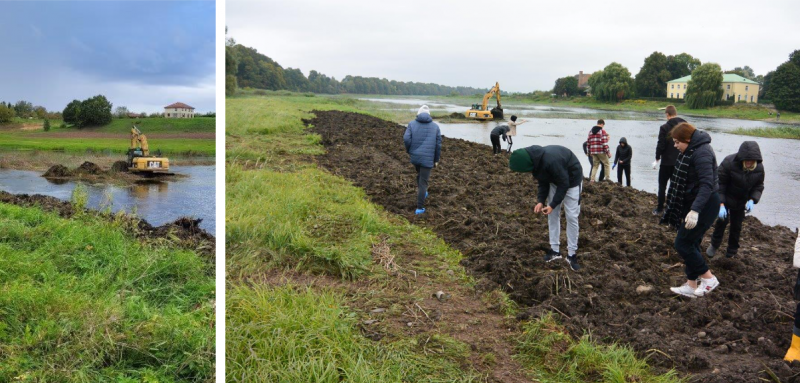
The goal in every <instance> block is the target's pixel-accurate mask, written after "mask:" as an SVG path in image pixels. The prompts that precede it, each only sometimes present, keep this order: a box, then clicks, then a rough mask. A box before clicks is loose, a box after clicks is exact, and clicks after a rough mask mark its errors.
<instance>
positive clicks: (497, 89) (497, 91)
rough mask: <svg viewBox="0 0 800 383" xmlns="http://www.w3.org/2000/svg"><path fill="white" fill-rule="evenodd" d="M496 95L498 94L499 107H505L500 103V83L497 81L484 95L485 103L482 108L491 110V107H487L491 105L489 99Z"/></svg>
mask: <svg viewBox="0 0 800 383" xmlns="http://www.w3.org/2000/svg"><path fill="white" fill-rule="evenodd" d="M495 95H496V96H497V108H498V109H502V108H503V106H502V105H500V83H499V82H496V83H495V84H494V86H493V87H492V89H489V91H488V92H486V94H485V95H484V96H483V104H482V105H483V109H482V110H489V109H486V108H487V107H488V106H489V99H490V98H492V96H495Z"/></svg>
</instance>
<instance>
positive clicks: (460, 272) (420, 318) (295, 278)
mask: <svg viewBox="0 0 800 383" xmlns="http://www.w3.org/2000/svg"><path fill="white" fill-rule="evenodd" d="M363 105H365V104H363V103H362V102H359V101H357V100H354V99H352V98H347V97H323V96H316V97H308V96H304V95H291V94H287V95H266V96H247V95H244V96H239V97H233V98H228V99H227V103H226V110H227V113H226V115H227V116H228V117H227V123H226V125H227V126H226V145H227V150H226V157H227V164H226V185H227V193H226V194H227V195H226V205H227V206H228V208H227V209H226V250H227V260H226V262H227V265H226V266H227V267H226V274H227V275H226V280H227V290H228V295H227V301H228V304H227V307H226V316H227V329H226V332H227V335H226V342H227V344H226V350H227V353H226V358H227V369H228V371H227V372H226V373H227V380H228V381H231V382H244V381H253V380H262V381H278V380H280V381H286V382H301V381H307V379H308V377H309V376H314V377H315V380H317V381H331V382H334V381H341V380H346V381H353V382H359V381H365V382H366V381H388V382H401V381H425V382H438V381H448V382H451V381H484V380H488V379H497V380H501V381H532V380H534V379H535V380H539V381H550V382H556V381H557V382H580V381H586V380H587V379H594V378H596V377H598V376H603V377H607V380H609V381H630V380H631V379H636V381H640V382H662V381H663V382H675V381H679V379H677V378H675V376H674V374H671V373H670V374H667V375H664V376H657V375H654V374H653V373H652V372H650V371H649V369H648V368H647V367H646V364H645V363H644V362H643V361H641V360H636V358H635V357H633V353H632V352H631V351H630V350H628V349H625V348H624V347H617V346H604V345H597V344H595V343H594V342H593V341H592V340H591V339H590V338H589V337H588V336H583V337H582V336H581V335H582V334H568V333H567V332H566V330H564V329H563V328H561V327H559V326H558V324H557V323H555V322H554V321H553V320H552V319H550V318H549V317H545V318H543V319H541V320H533V321H530V322H519V321H517V320H516V319H514V315H515V314H516V310H517V307H516V304H514V302H512V301H510V300H509V299H508V297H507V296H506V295H505V294H504V293H502V292H501V291H499V290H491V291H479V290H476V288H475V286H476V281H474V280H473V279H472V278H471V277H470V276H468V275H467V274H466V273H465V271H464V269H463V268H462V267H461V266H460V265H459V261H460V259H461V257H462V255H461V254H460V253H459V252H457V251H455V250H453V249H452V248H450V247H449V246H448V245H447V244H446V243H444V242H443V241H442V240H441V239H439V238H438V237H436V236H435V235H434V234H433V233H432V232H430V231H429V230H426V229H422V228H420V227H418V226H416V225H412V224H410V223H409V222H408V221H406V220H404V219H402V218H399V217H397V216H394V215H391V214H388V213H386V212H385V211H384V210H383V209H381V208H380V207H378V206H376V205H374V204H372V203H370V202H369V201H368V199H367V197H366V195H365V193H364V191H363V190H361V189H359V188H357V187H354V186H352V184H351V183H350V182H348V181H346V180H344V179H343V178H341V177H338V176H335V175H331V174H330V173H328V172H327V171H324V170H321V169H319V168H317V167H316V166H315V164H314V161H313V156H314V155H318V154H322V153H323V151H324V148H323V147H322V146H321V144H320V141H321V138H320V136H318V135H316V134H311V133H308V132H306V131H305V125H304V124H303V122H302V119H306V118H310V117H312V114H311V113H310V111H311V110H315V109H316V110H343V111H351V112H359V111H364V110H363V109H361V107H362V106H363ZM367 109H369V110H366V111H367V112H368V113H369V114H372V115H377V116H378V117H381V118H385V119H390V120H392V121H397V120H398V119H399V118H400V117H401V116H400V115H398V114H397V113H386V112H384V111H380V110H376V109H370V108H369V107H367ZM409 113H411V116H413V112H409ZM397 122H400V121H397ZM437 290H442V291H445V292H446V293H448V294H449V295H450V296H451V298H450V299H449V300H448V301H443V302H440V301H439V300H438V299H436V298H433V297H432V296H431V295H432V293H433V292H436V291H437ZM554 337H555V338H554ZM548 339H556V340H557V341H558V342H557V343H558V346H559V347H562V346H563V347H564V348H563V349H561V350H562V351H563V352H560V353H559V354H558V355H555V354H553V353H552V351H551V350H549V349H546V348H542V347H535V345H536V344H539V343H540V342H544V341H547V340H548ZM551 344H555V343H551ZM620 350H622V351H620Z"/></svg>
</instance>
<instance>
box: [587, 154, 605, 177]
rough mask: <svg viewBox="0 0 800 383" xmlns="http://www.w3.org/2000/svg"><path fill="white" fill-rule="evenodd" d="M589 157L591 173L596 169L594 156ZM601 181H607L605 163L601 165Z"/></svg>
mask: <svg viewBox="0 0 800 383" xmlns="http://www.w3.org/2000/svg"><path fill="white" fill-rule="evenodd" d="M588 157H589V171H590V172H591V171H592V168H593V167H594V161H592V156H588ZM600 179H601V180H604V179H606V167H605V165H603V163H600Z"/></svg>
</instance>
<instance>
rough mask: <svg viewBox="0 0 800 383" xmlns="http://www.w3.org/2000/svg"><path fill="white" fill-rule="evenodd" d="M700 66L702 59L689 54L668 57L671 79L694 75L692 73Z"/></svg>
mask: <svg viewBox="0 0 800 383" xmlns="http://www.w3.org/2000/svg"><path fill="white" fill-rule="evenodd" d="M700 64H701V62H700V59H696V58H694V57H692V55H690V54H688V53H681V54H679V55H675V56H672V55H670V56H667V70H668V71H669V79H670V80H675V79H677V78H681V77H683V76H688V75H690V74H692V72H693V71H694V70H695V69H697V67H699V66H700ZM668 81H669V80H668ZM665 91H666V89H665Z"/></svg>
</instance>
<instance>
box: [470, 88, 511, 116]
mask: <svg viewBox="0 0 800 383" xmlns="http://www.w3.org/2000/svg"><path fill="white" fill-rule="evenodd" d="M492 96H497V106H496V107H494V108H492V110H489V109H487V107H488V103H489V99H490V98H492ZM464 116H466V117H467V118H469V119H472V120H491V119H495V120H499V119H502V118H503V106H502V105H500V83H499V82H496V83H495V84H494V87H492V89H489V91H488V92H486V94H485V95H484V96H483V104H472V108H471V109H470V110H468V111H466V112H465V113H464Z"/></svg>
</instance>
